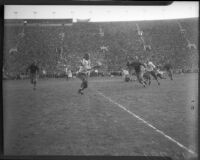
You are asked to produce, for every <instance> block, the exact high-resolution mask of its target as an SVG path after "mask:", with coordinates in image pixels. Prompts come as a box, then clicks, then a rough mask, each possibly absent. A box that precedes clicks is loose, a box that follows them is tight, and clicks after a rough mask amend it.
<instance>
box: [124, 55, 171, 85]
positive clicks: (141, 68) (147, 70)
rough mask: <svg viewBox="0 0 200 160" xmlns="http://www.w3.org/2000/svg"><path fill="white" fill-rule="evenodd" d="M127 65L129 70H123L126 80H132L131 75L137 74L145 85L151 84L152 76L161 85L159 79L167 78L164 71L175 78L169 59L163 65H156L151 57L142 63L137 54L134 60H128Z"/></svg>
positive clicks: (140, 81)
mask: <svg viewBox="0 0 200 160" xmlns="http://www.w3.org/2000/svg"><path fill="white" fill-rule="evenodd" d="M126 66H127V70H128V71H127V70H123V73H124V79H125V81H131V76H132V75H133V74H135V75H136V77H137V80H138V81H139V83H141V84H142V85H143V86H144V87H145V86H146V85H147V84H149V85H150V84H151V76H152V77H153V78H154V79H155V80H156V81H157V83H158V85H160V82H159V80H158V79H159V78H160V79H166V77H165V76H164V72H166V73H167V74H168V76H169V77H170V79H171V80H173V74H172V73H173V71H172V65H171V64H170V63H169V61H168V62H167V63H166V64H164V65H163V66H156V65H154V64H153V62H152V61H150V59H147V61H146V63H142V62H141V61H140V60H139V58H138V57H137V56H136V57H135V58H134V60H133V61H128V62H127V64H126ZM161 70H162V71H161Z"/></svg>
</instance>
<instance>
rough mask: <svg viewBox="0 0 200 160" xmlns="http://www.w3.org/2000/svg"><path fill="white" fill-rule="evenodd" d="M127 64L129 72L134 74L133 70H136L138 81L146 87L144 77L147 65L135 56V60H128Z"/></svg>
mask: <svg viewBox="0 0 200 160" xmlns="http://www.w3.org/2000/svg"><path fill="white" fill-rule="evenodd" d="M126 65H127V67H128V70H129V73H130V74H132V73H133V71H135V74H136V77H137V79H138V81H139V82H140V83H141V84H142V85H143V86H144V87H145V86H146V81H145V80H144V78H143V75H144V72H145V65H144V64H143V63H141V62H139V60H138V58H135V60H134V61H133V62H127V64H126Z"/></svg>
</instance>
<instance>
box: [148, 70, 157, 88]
mask: <svg viewBox="0 0 200 160" xmlns="http://www.w3.org/2000/svg"><path fill="white" fill-rule="evenodd" d="M148 73H149V74H150V75H152V77H153V78H154V79H155V80H156V81H157V82H158V85H160V82H159V81H158V77H157V75H156V73H155V71H148Z"/></svg>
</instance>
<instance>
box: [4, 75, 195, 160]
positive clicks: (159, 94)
mask: <svg viewBox="0 0 200 160" xmlns="http://www.w3.org/2000/svg"><path fill="white" fill-rule="evenodd" d="M160 82H161V85H160V86H158V85H157V82H156V81H155V80H153V81H152V84H151V86H147V87H146V88H144V87H142V85H140V84H139V83H138V82H128V83H126V82H124V81H123V80H122V79H121V77H112V78H111V77H99V78H90V79H89V88H88V89H86V90H85V92H84V95H80V94H78V93H77V91H78V88H79V87H80V83H81V82H80V80H78V79H72V80H69V81H67V80H65V79H40V80H39V82H38V86H37V89H36V90H35V91H34V90H33V89H32V86H31V84H30V82H29V80H17V81H4V82H3V103H4V108H3V109H4V147H5V149H4V151H5V154H7V155H85V156H87V155H103V156H106V155H111V156H161V157H164V156H168V157H171V158H172V159H175V160H184V159H193V158H195V157H196V156H197V129H198V128H197V127H198V123H197V122H198V117H197V115H198V74H193V73H190V74H183V75H175V76H174V81H171V80H169V79H166V80H162V81H160Z"/></svg>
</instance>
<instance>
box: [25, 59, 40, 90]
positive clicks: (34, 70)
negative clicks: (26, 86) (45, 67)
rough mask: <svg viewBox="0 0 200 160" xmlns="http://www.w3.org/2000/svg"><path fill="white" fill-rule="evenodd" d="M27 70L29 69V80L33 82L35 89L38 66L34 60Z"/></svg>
mask: <svg viewBox="0 0 200 160" xmlns="http://www.w3.org/2000/svg"><path fill="white" fill-rule="evenodd" d="M27 71H29V75H30V82H31V84H33V89H34V90H35V89H36V84H37V76H38V72H39V68H38V66H37V63H36V61H34V62H33V63H32V64H31V65H30V66H29V67H28V68H27Z"/></svg>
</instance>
